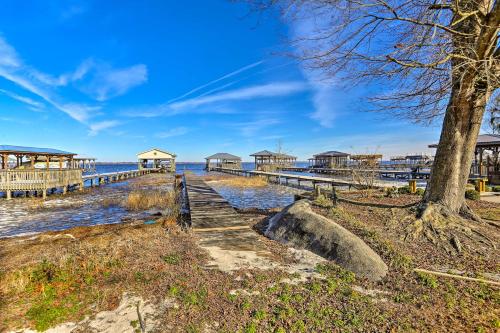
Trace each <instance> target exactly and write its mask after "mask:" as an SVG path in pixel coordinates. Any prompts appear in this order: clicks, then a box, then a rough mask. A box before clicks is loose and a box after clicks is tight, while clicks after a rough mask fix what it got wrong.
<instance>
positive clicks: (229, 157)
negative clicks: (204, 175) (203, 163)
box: [205, 153, 241, 161]
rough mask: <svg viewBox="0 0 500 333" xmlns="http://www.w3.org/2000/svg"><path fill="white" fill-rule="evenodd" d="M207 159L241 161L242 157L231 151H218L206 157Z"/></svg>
mask: <svg viewBox="0 0 500 333" xmlns="http://www.w3.org/2000/svg"><path fill="white" fill-rule="evenodd" d="M205 159H206V160H231V161H240V160H241V157H239V156H236V155H232V154H229V153H217V154H213V155H211V156H208V157H205Z"/></svg>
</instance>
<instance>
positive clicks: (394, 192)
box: [385, 186, 399, 198]
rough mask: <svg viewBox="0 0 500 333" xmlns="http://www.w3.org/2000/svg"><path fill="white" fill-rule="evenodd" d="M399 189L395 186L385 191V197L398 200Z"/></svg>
mask: <svg viewBox="0 0 500 333" xmlns="http://www.w3.org/2000/svg"><path fill="white" fill-rule="evenodd" d="M398 193H399V191H398V188H397V187H395V186H393V187H388V188H386V189H385V196H386V197H388V198H396V197H397V196H398Z"/></svg>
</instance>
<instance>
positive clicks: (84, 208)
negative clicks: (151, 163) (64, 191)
mask: <svg viewBox="0 0 500 333" xmlns="http://www.w3.org/2000/svg"><path fill="white" fill-rule="evenodd" d="M128 193H129V188H128V182H120V183H113V184H109V185H106V186H101V187H99V188H95V189H93V190H92V191H91V192H88V193H83V194H74V195H68V196H64V197H59V198H55V197H53V198H52V199H50V197H49V200H47V201H45V202H41V201H40V200H37V199H15V200H11V201H7V200H0V237H11V236H20V235H26V234H32V233H38V232H44V231H51V230H64V229H68V228H73V227H77V226H91V225H98V224H113V223H120V222H123V221H124V220H128V219H136V218H144V217H145V213H136V212H129V211H127V210H126V209H125V208H123V207H122V206H120V205H118V204H116V203H119V202H121V201H122V200H124V199H125V198H126V197H127V195H128ZM103 202H107V204H104V205H103Z"/></svg>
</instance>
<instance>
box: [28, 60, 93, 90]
mask: <svg viewBox="0 0 500 333" xmlns="http://www.w3.org/2000/svg"><path fill="white" fill-rule="evenodd" d="M92 67H94V62H93V60H92V59H87V60H85V61H84V62H82V63H81V64H80V65H79V66H78V67H77V68H76V70H75V71H74V72H70V73H65V74H62V75H59V76H52V75H50V74H46V73H42V72H40V71H38V70H36V69H31V70H30V73H29V74H30V75H31V76H33V78H35V79H36V80H38V81H39V82H41V83H43V84H46V85H48V86H53V87H58V86H66V85H68V84H69V83H70V82H76V81H79V80H81V79H83V78H84V76H85V75H86V74H87V73H88V72H89V71H90V70H91V69H92Z"/></svg>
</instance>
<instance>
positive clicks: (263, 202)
mask: <svg viewBox="0 0 500 333" xmlns="http://www.w3.org/2000/svg"><path fill="white" fill-rule="evenodd" d="M209 185H210V186H212V187H213V188H214V190H216V191H217V192H218V193H219V194H220V195H221V196H222V197H223V198H224V199H226V200H227V201H228V202H229V203H230V204H231V205H232V206H233V207H236V208H260V209H269V208H277V207H286V206H288V205H290V204H291V203H293V200H294V195H295V194H298V193H301V192H303V191H301V190H298V189H295V188H291V187H286V186H280V185H274V184H269V185H267V186H264V187H246V188H238V187H232V186H227V185H224V184H221V183H218V182H216V181H215V182H209Z"/></svg>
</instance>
